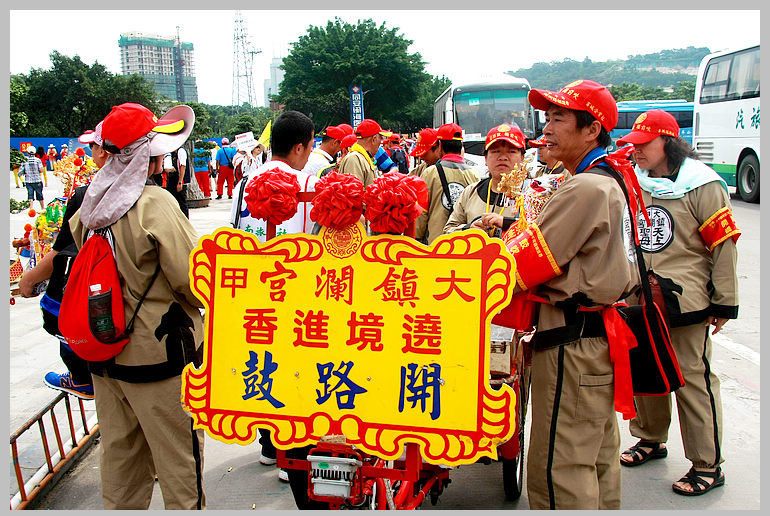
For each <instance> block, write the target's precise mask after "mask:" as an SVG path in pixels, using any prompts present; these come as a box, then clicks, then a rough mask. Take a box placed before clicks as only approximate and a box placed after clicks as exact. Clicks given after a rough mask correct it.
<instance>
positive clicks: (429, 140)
mask: <svg viewBox="0 0 770 516" xmlns="http://www.w3.org/2000/svg"><path fill="white" fill-rule="evenodd" d="M436 142H438V131H436V130H435V129H431V128H429V127H428V128H426V129H423V130H422V131H420V132H419V133H418V134H417V144H416V145H415V146H414V149H412V152H411V154H412V156H417V157H420V156H422V155H423V154H425V153H426V152H428V151H429V150H431V149H432V148H433V146H434V145H436Z"/></svg>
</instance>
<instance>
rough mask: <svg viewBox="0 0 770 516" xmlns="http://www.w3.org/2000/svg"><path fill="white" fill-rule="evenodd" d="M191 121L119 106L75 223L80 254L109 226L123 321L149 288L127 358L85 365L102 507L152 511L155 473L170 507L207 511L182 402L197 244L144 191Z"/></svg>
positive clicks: (189, 230)
mask: <svg viewBox="0 0 770 516" xmlns="http://www.w3.org/2000/svg"><path fill="white" fill-rule="evenodd" d="M175 119H179V120H176V127H177V128H178V127H179V125H180V124H181V123H183V125H184V129H183V130H181V131H178V134H177V135H176V137H174V136H172V135H170V134H156V133H155V132H154V131H158V130H167V132H168V131H169V130H173V129H174V126H173V125H168V122H169V121H172V120H175ZM194 120H195V115H194V113H193V111H192V109H190V108H189V107H188V106H184V105H181V106H175V107H173V108H172V109H171V110H170V111H169V112H168V113H167V114H166V116H164V117H163V118H162V119H161V120H160V121H158V119H157V118H156V117H155V116H154V115H153V114H152V112H150V110H148V109H147V108H145V107H144V106H141V105H139V104H132V103H127V104H121V105H120V106H115V107H113V109H112V111H111V112H110V114H109V115H107V117H106V118H105V119H104V121H103V122H102V138H103V144H102V147H103V148H104V149H105V150H107V151H108V152H110V153H111V154H112V155H111V156H110V157H109V158H108V160H107V162H106V164H105V165H104V167H102V168H101V170H100V171H99V173H98V174H97V175H96V177H95V178H94V180H93V181H92V182H91V184H90V186H89V187H88V190H87V192H86V195H85V197H84V199H83V204H82V206H81V207H80V210H78V212H77V213H76V214H75V215H73V217H72V219H71V220H70V228H71V229H72V236H73V238H74V240H75V242H76V243H77V245H78V246H79V247H80V246H82V244H83V243H84V241H85V239H86V235H87V232H88V230H89V229H91V230H93V229H99V228H106V227H109V228H110V230H111V232H112V235H113V236H114V249H115V260H116V262H117V267H118V271H119V273H120V276H121V285H122V288H123V302H124V305H125V312H126V320H127V321H128V320H129V318H130V317H131V316H132V314H133V313H134V310H135V309H136V307H137V302H138V298H139V297H140V296H141V295H142V293H143V292H144V291H145V290H147V289H148V286H149V290H148V291H147V296H146V298H145V299H144V302H143V304H142V305H141V306H140V307H139V309H138V311H137V312H136V319H135V321H134V331H133V333H131V340H130V342H129V343H128V344H127V345H126V347H125V348H123V351H121V352H120V353H119V354H118V355H116V356H115V357H114V358H112V359H110V360H108V361H105V362H89V369H90V371H91V375H92V379H93V383H94V395H95V401H96V412H97V414H98V415H99V427H100V430H101V443H100V446H99V450H100V473H101V483H102V486H101V487H102V499H103V503H104V508H105V509H147V508H148V507H149V505H150V500H151V498H152V491H153V486H154V475H155V474H156V473H157V475H158V482H159V483H160V488H161V492H162V494H163V502H164V506H165V508H166V509H202V508H203V506H204V505H205V497H204V494H203V478H202V472H203V430H200V429H199V430H194V429H193V420H192V418H191V417H190V416H189V415H188V414H187V413H186V412H185V411H184V409H183V407H182V404H181V401H180V396H181V394H180V393H181V389H182V378H181V373H182V370H183V369H184V367H185V365H187V364H188V363H195V364H198V365H199V364H200V363H201V359H202V353H203V347H202V346H203V319H202V317H201V313H200V311H199V308H202V307H203V304H202V303H201V302H200V301H199V300H198V299H197V298H196V297H195V296H194V295H193V293H192V291H191V289H190V279H189V275H188V274H189V255H190V252H191V251H192V250H193V249H194V248H195V246H196V244H197V241H198V236H197V234H196V232H195V229H194V228H193V227H192V224H190V221H189V220H188V219H187V218H186V217H185V216H184V215H183V214H182V212H181V211H180V210H179V205H178V204H177V202H176V200H175V199H174V197H173V196H172V195H171V194H170V193H169V192H168V191H166V190H165V189H163V188H161V187H159V186H156V185H154V184H152V182H151V181H150V183H149V184H147V180H148V177H149V174H152V172H153V171H156V170H158V169H159V167H161V166H162V165H161V163H162V159H163V154H165V153H166V152H168V151H170V150H174V149H176V148H178V147H179V146H180V145H182V143H184V141H185V140H186V139H187V137H188V136H189V134H190V131H192V128H193V123H194ZM164 127H165V128H166V129H164ZM148 164H149V167H148Z"/></svg>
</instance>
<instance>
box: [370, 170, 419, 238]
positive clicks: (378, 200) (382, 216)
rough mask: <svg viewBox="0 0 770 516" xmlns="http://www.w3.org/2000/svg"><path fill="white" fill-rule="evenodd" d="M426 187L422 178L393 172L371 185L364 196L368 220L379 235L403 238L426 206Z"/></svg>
mask: <svg viewBox="0 0 770 516" xmlns="http://www.w3.org/2000/svg"><path fill="white" fill-rule="evenodd" d="M427 196H428V192H427V186H426V185H425V181H423V179H422V178H420V177H417V176H405V175H404V174H401V173H400V172H390V173H388V174H385V175H383V176H381V177H379V178H377V179H375V181H374V183H372V184H370V185H369V187H368V188H367V189H366V192H365V193H364V202H365V203H366V214H365V215H366V220H368V221H369V227H370V228H371V229H372V231H375V232H377V233H395V234H399V235H400V234H403V233H404V232H406V230H407V229H408V228H409V226H410V225H411V224H412V223H414V221H415V220H417V217H419V216H420V214H421V213H422V211H423V208H422V206H421V203H422V204H424V205H427Z"/></svg>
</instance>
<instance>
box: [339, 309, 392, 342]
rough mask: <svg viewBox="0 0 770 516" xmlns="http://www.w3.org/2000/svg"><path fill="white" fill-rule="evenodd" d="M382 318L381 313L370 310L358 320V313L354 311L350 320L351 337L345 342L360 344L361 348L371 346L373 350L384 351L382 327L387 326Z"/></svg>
mask: <svg viewBox="0 0 770 516" xmlns="http://www.w3.org/2000/svg"><path fill="white" fill-rule="evenodd" d="M382 319H383V317H382V316H381V315H374V314H373V313H371V312H370V313H368V314H365V315H362V316H361V319H360V320H358V319H356V313H355V312H352V313H351V314H350V320H349V321H348V326H350V337H349V338H348V340H347V342H345V344H347V345H348V346H354V345H356V344H359V346H358V349H359V350H362V349H364V348H366V346H371V347H372V351H382V328H383V327H384V326H385V323H383V322H382Z"/></svg>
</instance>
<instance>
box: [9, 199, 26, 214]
mask: <svg viewBox="0 0 770 516" xmlns="http://www.w3.org/2000/svg"><path fill="white" fill-rule="evenodd" d="M27 209H29V200H28V199H25V200H23V201H17V200H16V199H14V198H11V213H14V214H15V213H21V212H22V211H24V210H27Z"/></svg>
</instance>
